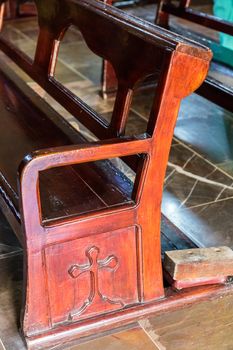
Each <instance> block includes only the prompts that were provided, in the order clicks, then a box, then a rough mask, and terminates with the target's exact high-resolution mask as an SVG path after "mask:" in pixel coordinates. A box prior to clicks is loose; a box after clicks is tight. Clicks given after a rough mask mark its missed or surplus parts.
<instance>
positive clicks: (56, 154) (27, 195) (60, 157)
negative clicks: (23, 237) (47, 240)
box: [19, 137, 151, 231]
mask: <svg viewBox="0 0 233 350" xmlns="http://www.w3.org/2000/svg"><path fill="white" fill-rule="evenodd" d="M150 147H151V139H150V138H141V139H140V138H126V137H125V138H121V139H112V140H105V141H101V142H99V141H98V142H93V143H88V144H82V145H72V146H64V147H56V148H49V149H45V150H41V151H36V152H34V153H33V154H31V155H27V156H26V157H25V158H24V160H23V161H22V163H21V165H20V168H19V186H20V197H21V208H22V213H23V215H22V218H24V223H27V225H29V226H30V231H31V230H35V229H37V230H38V226H42V215H41V205H40V191H39V172H41V171H45V170H47V169H51V168H56V167H62V166H68V165H75V164H79V163H85V162H95V161H97V160H103V159H108V158H116V157H123V156H131V155H135V154H139V153H141V154H142V153H144V154H145V153H149V151H150ZM25 208H30V211H28V210H25ZM64 221H65V220H64Z"/></svg>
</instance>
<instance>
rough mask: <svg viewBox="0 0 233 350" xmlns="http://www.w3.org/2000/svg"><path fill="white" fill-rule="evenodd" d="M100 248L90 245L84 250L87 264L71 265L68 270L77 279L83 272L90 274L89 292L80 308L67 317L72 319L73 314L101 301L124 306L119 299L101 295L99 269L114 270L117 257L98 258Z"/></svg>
mask: <svg viewBox="0 0 233 350" xmlns="http://www.w3.org/2000/svg"><path fill="white" fill-rule="evenodd" d="M99 253H100V250H99V248H97V247H96V246H93V247H91V248H90V249H88V250H87V251H86V256H87V258H88V260H89V263H88V264H85V265H78V264H75V265H72V266H71V267H70V269H69V270H68V273H69V275H70V276H71V277H72V278H73V279H75V280H77V281H78V278H79V277H80V275H82V274H83V273H88V274H89V276H90V294H89V297H88V298H87V300H86V301H85V302H84V304H83V305H82V306H81V308H80V309H79V310H77V311H75V312H72V313H70V315H69V318H70V319H73V318H74V317H75V316H78V315H80V314H81V313H83V312H84V311H85V310H86V309H87V308H88V307H89V306H90V305H91V304H93V303H98V302H99V301H101V302H108V303H110V304H119V305H120V306H124V304H123V302H122V301H120V300H117V301H115V300H111V299H109V298H108V297H107V296H105V295H103V294H102V293H101V291H100V289H99V270H100V269H104V268H105V269H109V270H110V271H114V270H116V269H117V266H118V259H117V257H116V256H114V255H109V256H108V257H107V258H105V259H103V260H99V259H98V256H99Z"/></svg>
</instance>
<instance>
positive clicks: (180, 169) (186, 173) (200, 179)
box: [168, 162, 232, 190]
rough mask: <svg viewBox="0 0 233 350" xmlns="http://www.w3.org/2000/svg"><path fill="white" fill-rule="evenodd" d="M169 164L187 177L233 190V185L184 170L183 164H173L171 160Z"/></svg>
mask: <svg viewBox="0 0 233 350" xmlns="http://www.w3.org/2000/svg"><path fill="white" fill-rule="evenodd" d="M168 165H169V166H170V167H171V168H173V169H175V170H176V171H177V173H180V174H183V175H185V176H187V177H190V178H192V179H195V180H198V181H200V182H204V183H207V184H210V185H214V186H217V187H221V188H224V189H226V188H227V189H229V190H232V187H231V186H228V185H225V184H222V183H221V182H217V181H213V180H210V179H207V178H205V177H202V176H199V175H195V174H193V173H190V172H188V171H186V170H184V169H183V168H182V167H181V166H179V165H176V164H173V163H171V162H168Z"/></svg>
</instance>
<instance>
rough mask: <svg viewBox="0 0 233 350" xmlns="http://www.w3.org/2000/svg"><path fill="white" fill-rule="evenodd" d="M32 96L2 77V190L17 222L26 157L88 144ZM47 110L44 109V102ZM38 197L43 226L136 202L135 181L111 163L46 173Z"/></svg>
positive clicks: (76, 166)
mask: <svg viewBox="0 0 233 350" xmlns="http://www.w3.org/2000/svg"><path fill="white" fill-rule="evenodd" d="M15 78H16V77H15ZM23 85H24V87H23V91H27V92H28V93H30V96H32V94H33V91H30V92H29V91H28V90H29V89H30V88H29V87H28V86H27V85H26V84H23ZM34 95H35V96H34V98H33V100H34V101H32V100H31V99H30V97H29V96H27V94H26V93H25V94H24V93H23V92H22V82H21V89H19V87H17V85H16V84H15V83H14V82H13V81H12V80H11V79H9V77H7V75H5V74H4V73H3V72H0V110H1V116H0V123H1V128H2V130H4V133H2V135H1V138H0V169H1V170H0V190H1V192H2V193H3V194H5V200H6V201H7V202H8V203H9V201H11V202H12V205H11V208H12V210H13V211H14V213H15V214H16V215H17V217H18V219H19V220H20V212H19V195H18V186H17V171H18V167H19V164H20V163H21V161H22V160H23V158H24V157H25V156H26V155H28V154H30V153H32V152H33V151H37V150H41V149H45V148H50V147H58V146H64V145H72V144H73V143H74V141H75V143H77V144H80V143H84V142H85V139H84V137H83V136H82V135H81V134H80V133H79V132H78V131H76V130H75V129H73V128H72V126H70V125H69V124H68V123H66V122H65V121H64V120H61V117H59V115H57V116H56V120H55V118H52V119H50V118H48V117H47V115H51V113H52V114H53V115H54V116H55V114H56V113H55V111H51V109H50V110H49V111H48V113H47V114H45V112H44V111H43V110H41V109H40V106H41V104H42V103H43V102H42V101H41V99H39V98H38V96H36V94H35V93H34ZM35 101H38V102H39V103H38V105H35ZM43 105H44V107H45V108H46V103H45V102H44V103H43ZM48 107H49V106H48V105H47V108H48ZM59 122H60V125H59V126H58V125H57V124H58V123H59ZM12 135H13V137H12ZM10 140H11V141H10ZM64 179H69V181H64ZM40 192H41V206H42V214H43V220H44V221H47V220H50V219H59V218H62V217H67V216H69V215H74V214H76V215H77V214H79V215H80V214H84V213H87V212H90V211H92V210H98V209H104V208H107V207H111V206H115V205H118V204H122V203H130V202H132V201H131V192H132V182H131V181H130V180H129V179H128V178H127V177H126V176H125V175H124V174H123V173H122V172H121V171H120V170H119V169H117V168H116V167H115V166H114V165H113V163H112V162H111V161H109V160H106V161H105V160H104V161H98V162H95V163H94V164H93V163H92V164H88V163H86V164H79V165H74V166H65V167H60V168H57V169H56V168H55V169H50V170H47V171H46V172H43V173H41V175H40Z"/></svg>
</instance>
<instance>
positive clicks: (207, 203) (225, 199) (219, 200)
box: [181, 196, 233, 210]
mask: <svg viewBox="0 0 233 350" xmlns="http://www.w3.org/2000/svg"><path fill="white" fill-rule="evenodd" d="M230 199H233V196H232V197H228V198H222V199H218V200H214V201H210V202H206V203H202V204H197V205H193V206H191V207H187V208H181V209H182V210H189V209H193V208H198V207H202V206H207V205H209V204H214V203H219V202H224V201H228V200H230Z"/></svg>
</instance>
